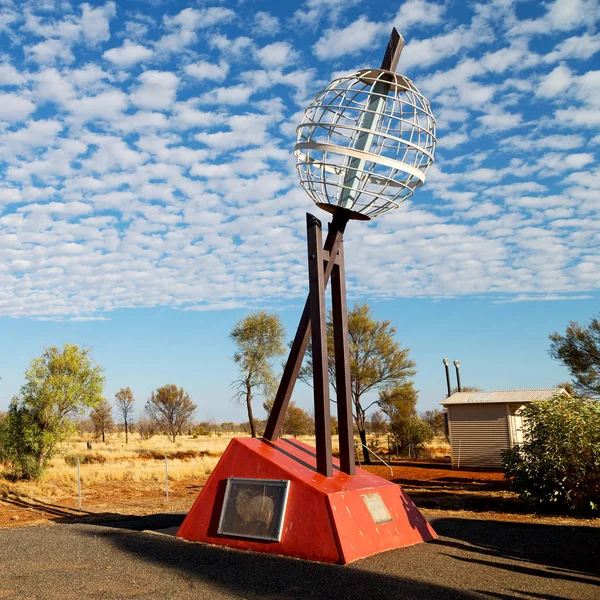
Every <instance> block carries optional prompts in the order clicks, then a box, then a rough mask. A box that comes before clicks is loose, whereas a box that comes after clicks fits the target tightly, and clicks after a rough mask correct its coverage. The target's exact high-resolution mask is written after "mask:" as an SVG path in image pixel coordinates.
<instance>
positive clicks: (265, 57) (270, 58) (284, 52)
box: [256, 42, 298, 69]
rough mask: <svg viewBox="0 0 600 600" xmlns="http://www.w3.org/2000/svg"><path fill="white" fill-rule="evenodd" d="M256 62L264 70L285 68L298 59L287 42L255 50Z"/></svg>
mask: <svg viewBox="0 0 600 600" xmlns="http://www.w3.org/2000/svg"><path fill="white" fill-rule="evenodd" d="M256 56H257V57H258V62H260V64H261V65H262V66H263V67H264V68H265V69H274V68H285V67H287V66H290V65H291V63H293V62H294V61H295V60H296V59H297V58H298V52H296V51H295V50H294V49H293V48H292V45H291V44H290V43H289V42H273V43H272V44H269V45H268V46H263V47H262V48H259V49H258V50H256Z"/></svg>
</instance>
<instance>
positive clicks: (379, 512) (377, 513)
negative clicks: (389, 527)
mask: <svg viewBox="0 0 600 600" xmlns="http://www.w3.org/2000/svg"><path fill="white" fill-rule="evenodd" d="M362 499H363V500H364V502H365V504H366V506H367V509H368V511H369V513H371V516H372V517H373V521H375V523H377V525H383V524H384V523H391V522H392V521H393V519H392V517H391V515H390V513H389V511H388V509H387V506H386V505H385V504H384V502H383V500H382V498H381V496H380V495H379V494H377V493H374V494H362Z"/></svg>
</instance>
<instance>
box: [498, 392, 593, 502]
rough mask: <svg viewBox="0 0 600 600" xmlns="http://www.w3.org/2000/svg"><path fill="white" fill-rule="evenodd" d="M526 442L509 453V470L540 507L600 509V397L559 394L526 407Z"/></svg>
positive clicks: (515, 483)
mask: <svg viewBox="0 0 600 600" xmlns="http://www.w3.org/2000/svg"><path fill="white" fill-rule="evenodd" d="M523 422H524V427H523V429H524V430H523V440H524V443H523V444H522V445H519V446H515V447H514V448H512V449H510V450H505V451H504V453H503V467H504V474H505V476H506V478H507V479H509V480H510V481H511V482H512V484H513V486H514V488H515V489H516V490H517V491H518V493H519V495H520V496H521V497H522V498H523V499H525V500H527V501H528V502H529V503H530V504H533V505H536V506H540V507H544V506H546V507H552V506H554V507H556V508H561V509H562V508H566V509H569V510H599V509H600V402H597V401H594V400H583V399H580V398H568V397H557V398H554V399H552V400H540V401H535V402H531V403H529V404H527V405H526V407H525V408H524V409H523Z"/></svg>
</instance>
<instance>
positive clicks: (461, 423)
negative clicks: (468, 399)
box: [448, 404, 510, 469]
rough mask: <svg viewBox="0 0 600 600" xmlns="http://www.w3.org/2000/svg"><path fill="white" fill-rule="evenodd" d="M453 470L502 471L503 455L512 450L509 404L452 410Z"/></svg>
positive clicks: (449, 407)
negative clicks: (503, 452) (490, 468)
mask: <svg viewBox="0 0 600 600" xmlns="http://www.w3.org/2000/svg"><path fill="white" fill-rule="evenodd" d="M448 415H449V419H450V441H451V445H452V468H453V469H456V468H457V467H458V448H459V441H460V467H461V468H469V467H494V468H501V467H502V455H501V451H502V450H504V449H506V448H509V447H510V438H509V433H508V415H507V410H506V404H455V405H453V406H452V405H451V406H448Z"/></svg>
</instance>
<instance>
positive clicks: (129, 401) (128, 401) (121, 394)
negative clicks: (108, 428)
mask: <svg viewBox="0 0 600 600" xmlns="http://www.w3.org/2000/svg"><path fill="white" fill-rule="evenodd" d="M115 404H116V405H117V411H118V412H119V416H120V417H121V419H122V421H123V425H125V443H126V444H127V443H128V441H129V426H130V425H131V418H132V415H133V405H134V404H135V400H134V399H133V393H132V391H131V388H128V387H126V388H121V389H120V390H119V391H118V392H117V393H116V394H115Z"/></svg>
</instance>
